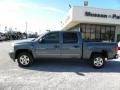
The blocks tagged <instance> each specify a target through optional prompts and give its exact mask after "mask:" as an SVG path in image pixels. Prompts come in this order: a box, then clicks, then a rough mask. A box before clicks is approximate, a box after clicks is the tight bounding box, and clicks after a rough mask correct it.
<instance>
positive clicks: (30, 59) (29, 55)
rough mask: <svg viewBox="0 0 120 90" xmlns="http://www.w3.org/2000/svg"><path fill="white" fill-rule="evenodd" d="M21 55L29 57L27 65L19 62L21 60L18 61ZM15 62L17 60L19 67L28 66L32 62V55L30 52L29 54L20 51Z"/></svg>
mask: <svg viewBox="0 0 120 90" xmlns="http://www.w3.org/2000/svg"><path fill="white" fill-rule="evenodd" d="M22 55H26V56H28V57H29V63H28V64H27V65H23V64H21V62H20V57H21V56H22ZM17 62H18V65H19V66H20V67H28V66H30V65H31V64H32V63H33V57H32V55H31V54H29V53H27V52H22V53H20V54H19V55H18V56H17Z"/></svg>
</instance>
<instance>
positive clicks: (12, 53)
mask: <svg viewBox="0 0 120 90" xmlns="http://www.w3.org/2000/svg"><path fill="white" fill-rule="evenodd" d="M9 56H10V58H11V59H12V60H13V61H14V62H15V53H14V52H13V51H10V52H9Z"/></svg>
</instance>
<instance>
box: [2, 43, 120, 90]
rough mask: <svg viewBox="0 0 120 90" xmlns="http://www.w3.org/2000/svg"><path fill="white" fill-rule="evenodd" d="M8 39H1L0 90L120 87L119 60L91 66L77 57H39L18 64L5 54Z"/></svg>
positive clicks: (107, 89) (109, 89)
mask: <svg viewBox="0 0 120 90" xmlns="http://www.w3.org/2000/svg"><path fill="white" fill-rule="evenodd" d="M11 43H12V41H11V42H0V90H42V89H44V90H48V89H49V90H56V89H59V90H73V89H75V90H76V89H77V90H120V60H119V59H117V60H112V61H108V62H107V64H106V65H105V67H104V68H103V69H94V68H92V67H91V66H89V65H88V64H87V63H85V62H80V61H78V60H70V61H68V60H50V59H49V60H45V61H44V60H42V61H37V62H35V63H34V65H33V66H31V67H28V68H20V67H18V65H17V63H16V62H13V61H12V60H11V59H10V58H9V55H8V52H9V50H10V49H11V48H12V47H11Z"/></svg>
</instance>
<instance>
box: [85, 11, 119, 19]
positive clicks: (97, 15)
mask: <svg viewBox="0 0 120 90" xmlns="http://www.w3.org/2000/svg"><path fill="white" fill-rule="evenodd" d="M85 16H90V17H100V18H112V19H120V15H117V14H112V15H107V14H99V13H92V12H89V11H86V12H85Z"/></svg>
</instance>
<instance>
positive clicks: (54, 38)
mask: <svg viewBox="0 0 120 90" xmlns="http://www.w3.org/2000/svg"><path fill="white" fill-rule="evenodd" d="M42 43H49V44H50V43H51V44H52V43H59V32H52V33H48V34H46V35H45V36H44V37H43V38H42Z"/></svg>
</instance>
